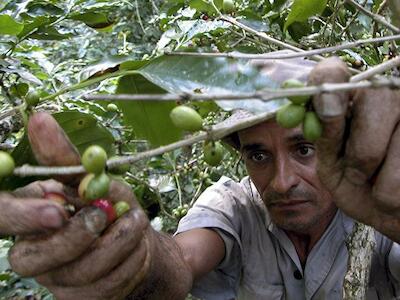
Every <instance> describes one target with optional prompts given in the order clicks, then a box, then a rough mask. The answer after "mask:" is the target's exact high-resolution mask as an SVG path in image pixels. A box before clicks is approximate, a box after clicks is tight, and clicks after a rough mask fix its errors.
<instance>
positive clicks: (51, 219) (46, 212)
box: [41, 206, 65, 229]
mask: <svg viewBox="0 0 400 300" xmlns="http://www.w3.org/2000/svg"><path fill="white" fill-rule="evenodd" d="M64 221H65V219H64V216H63V215H62V214H61V212H60V211H59V210H58V209H57V208H55V207H51V206H47V207H45V208H44V209H43V210H42V211H41V224H42V225H43V226H45V227H46V228H50V229H57V228H60V227H62V226H63V225H64Z"/></svg>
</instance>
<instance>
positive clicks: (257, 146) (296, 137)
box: [240, 133, 308, 152]
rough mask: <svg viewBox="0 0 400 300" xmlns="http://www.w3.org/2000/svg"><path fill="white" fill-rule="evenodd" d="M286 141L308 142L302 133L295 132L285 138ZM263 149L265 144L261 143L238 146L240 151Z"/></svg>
mask: <svg viewBox="0 0 400 300" xmlns="http://www.w3.org/2000/svg"><path fill="white" fill-rule="evenodd" d="M286 142H287V143H301V142H308V141H307V140H306V139H305V137H304V135H303V134H302V133H295V134H293V135H292V136H289V137H287V138H286ZM255 150H265V145H263V144H262V143H253V144H244V145H243V146H241V147H240V152H246V151H255Z"/></svg>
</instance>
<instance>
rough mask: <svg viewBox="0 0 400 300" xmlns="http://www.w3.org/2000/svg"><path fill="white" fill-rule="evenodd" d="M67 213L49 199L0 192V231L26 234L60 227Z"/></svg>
mask: <svg viewBox="0 0 400 300" xmlns="http://www.w3.org/2000/svg"><path fill="white" fill-rule="evenodd" d="M67 218H68V215H67V214H66V212H65V210H64V208H63V207H62V206H61V205H60V204H59V203H56V202H54V201H51V200H44V199H26V200H20V199H16V198H14V197H13V196H12V195H10V194H6V193H1V194H0V233H1V234H4V235H27V234H37V233H41V232H47V231H49V230H55V229H58V228H61V227H62V226H63V225H64V224H65V222H66V221H67Z"/></svg>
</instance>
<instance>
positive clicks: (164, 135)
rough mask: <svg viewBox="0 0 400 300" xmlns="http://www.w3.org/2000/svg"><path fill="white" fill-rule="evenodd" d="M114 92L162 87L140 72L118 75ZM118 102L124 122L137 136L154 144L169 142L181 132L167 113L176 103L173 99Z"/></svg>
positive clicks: (155, 91)
mask: <svg viewBox="0 0 400 300" xmlns="http://www.w3.org/2000/svg"><path fill="white" fill-rule="evenodd" d="M117 93H119V94H121V93H123V94H140V93H148V94H160V93H165V90H163V89H161V88H160V87H158V86H157V85H155V84H153V83H151V82H150V81H148V80H146V79H145V78H144V77H142V76H140V75H130V76H124V77H122V78H120V80H119V82H118V88H117ZM118 106H119V107H120V108H121V109H122V111H123V113H124V119H125V122H126V123H127V124H130V125H131V126H132V127H133V129H134V131H135V133H136V135H137V137H140V138H145V139H148V140H149V141H150V143H151V144H152V145H153V146H157V145H165V144H168V143H171V142H173V141H176V140H178V139H179V138H180V137H181V136H182V132H181V131H180V130H178V129H177V128H176V127H175V126H174V125H173V124H172V121H171V120H170V117H169V113H170V111H171V110H172V109H173V108H174V107H175V106H176V105H175V103H174V102H157V101H129V102H128V101H119V103H118Z"/></svg>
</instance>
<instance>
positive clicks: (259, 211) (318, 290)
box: [0, 59, 400, 299]
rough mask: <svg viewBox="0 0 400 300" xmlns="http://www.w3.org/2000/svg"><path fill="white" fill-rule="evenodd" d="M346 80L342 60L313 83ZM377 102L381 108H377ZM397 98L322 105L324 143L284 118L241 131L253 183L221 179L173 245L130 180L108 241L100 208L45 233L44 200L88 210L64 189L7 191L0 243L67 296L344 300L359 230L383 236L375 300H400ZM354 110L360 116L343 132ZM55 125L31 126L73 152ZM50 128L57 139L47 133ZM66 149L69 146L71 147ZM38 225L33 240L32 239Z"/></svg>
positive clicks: (27, 271)
mask: <svg viewBox="0 0 400 300" xmlns="http://www.w3.org/2000/svg"><path fill="white" fill-rule="evenodd" d="M348 77H349V75H348V73H347V69H346V67H345V66H344V65H343V64H341V63H340V61H338V60H335V59H329V60H325V61H324V62H322V63H321V64H319V65H318V66H317V67H315V68H314V69H313V71H312V73H311V74H310V76H309V80H310V82H311V83H312V84H319V83H321V82H326V81H330V82H344V81H347V80H348ZM378 95H379V98H380V99H381V102H377V101H376V99H374V98H376V97H377V96H378ZM398 99H399V92H398V91H395V92H394V91H391V90H388V89H381V90H376V91H375V90H367V91H357V92H355V93H354V94H351V95H349V94H347V93H336V94H323V95H320V96H318V97H316V98H315V99H314V106H315V108H316V110H317V112H318V114H319V116H320V118H321V119H322V121H323V124H324V134H323V137H322V138H321V139H320V140H319V141H318V143H317V145H313V144H311V143H309V142H307V141H305V140H304V138H303V137H302V134H301V130H300V129H298V128H296V129H291V130H286V129H282V128H280V127H279V126H277V124H276V123H274V122H273V121H269V122H265V123H262V124H259V125H257V126H254V127H251V128H248V129H246V130H243V131H240V132H239V133H238V134H237V135H236V138H235V136H234V137H233V140H232V141H233V142H234V145H236V147H239V148H240V151H241V152H242V154H243V157H244V160H245V163H246V167H247V169H248V172H249V175H250V178H251V181H250V180H249V179H247V178H246V179H244V180H243V181H242V182H241V183H235V182H233V181H231V180H229V179H226V178H223V179H222V180H221V181H220V182H219V183H218V184H217V185H216V186H214V187H212V188H211V189H209V190H208V191H207V192H206V193H205V194H204V195H202V197H201V199H199V201H198V202H197V203H196V205H195V206H194V208H193V209H191V210H190V212H189V214H188V216H187V217H186V218H185V219H183V220H182V222H181V224H180V226H179V228H178V233H177V235H176V236H175V237H174V238H172V237H169V236H166V235H162V234H159V233H157V232H155V231H154V230H153V229H152V228H151V227H150V226H149V225H148V224H149V223H148V220H147V218H146V217H145V215H144V214H143V211H142V210H141V209H140V208H139V207H138V206H137V205H135V203H136V202H135V201H134V199H133V197H132V195H131V193H129V188H127V187H125V186H123V185H121V184H119V183H115V182H114V183H113V185H112V188H111V192H110V195H109V197H110V198H111V199H112V200H114V199H115V200H121V198H122V199H123V200H127V201H130V202H131V203H132V205H133V209H132V210H131V211H130V212H129V213H127V214H126V215H125V216H123V217H122V218H120V219H119V220H117V221H116V222H115V223H114V224H112V225H111V226H109V227H108V228H107V230H106V231H105V232H103V230H104V228H105V226H106V225H105V216H104V214H102V212H101V211H98V210H97V209H94V208H83V209H82V210H80V211H79V212H78V214H76V215H75V216H74V217H72V218H70V219H69V220H68V221H66V220H65V217H64V216H63V214H62V213H61V212H60V207H55V209H56V210H57V211H59V212H60V213H59V214H58V217H57V216H56V214H54V215H52V217H53V218H54V219H53V221H52V222H51V224H52V226H48V225H49V224H48V222H46V221H45V222H44V223H45V224H46V225H47V227H45V226H44V225H41V224H38V222H37V218H39V217H41V215H40V213H41V212H40V210H37V206H35V205H37V203H42V204H43V202H40V201H44V200H42V199H41V198H43V195H44V193H45V192H49V191H50V192H60V193H63V194H65V195H66V197H67V198H68V199H69V200H70V201H72V202H74V203H75V204H79V200H77V199H76V196H75V194H74V192H73V190H71V189H66V188H65V187H63V186H62V185H61V184H58V183H55V182H54V181H53V182H46V183H34V184H32V185H30V186H27V187H25V188H22V189H20V190H18V191H16V192H15V193H14V196H16V197H20V198H22V197H26V196H28V197H29V198H32V197H37V198H39V199H29V200H28V201H27V200H22V199H11V197H12V196H11V195H9V194H4V195H2V197H0V232H6V233H16V234H20V235H21V236H22V237H21V239H20V241H18V242H17V243H16V245H15V246H14V247H13V249H12V251H11V253H10V262H11V264H12V266H13V268H14V269H15V270H16V271H17V272H19V273H21V274H22V275H26V276H34V277H35V278H36V279H37V280H38V281H39V282H40V283H42V284H43V285H45V286H46V287H48V288H49V289H50V291H52V292H53V293H54V294H55V296H56V297H57V299H124V298H128V299H184V298H185V296H186V295H187V294H188V293H189V292H190V291H191V290H192V288H193V293H194V294H195V295H199V296H201V297H204V298H205V299H232V298H235V297H240V298H241V299H282V298H283V299H340V298H341V294H340V293H341V285H342V280H343V276H344V272H345V269H346V259H347V251H346V247H345V244H344V241H345V237H346V236H347V235H348V233H349V232H351V229H352V225H353V222H354V221H353V219H355V220H358V221H361V222H365V223H367V224H369V225H371V226H373V227H374V228H376V229H377V231H379V232H380V233H378V232H377V233H376V237H377V247H376V248H375V253H374V259H373V266H372V272H371V281H370V282H371V288H370V289H369V291H368V293H369V294H368V297H369V299H390V298H391V297H394V296H395V295H396V292H397V281H398V280H399V279H400V278H399V275H400V269H399V253H398V251H399V250H398V245H397V244H395V243H393V242H392V241H394V242H399V241H400V235H399V233H400V222H399V214H400V209H399V204H398V199H399V195H398V194H399V193H400V191H399V189H398V188H397V182H398V179H399V177H400V174H399V171H398V170H399V169H400V168H399V164H400V159H399V158H398V154H397V153H398V151H399V149H400V136H399V132H398V130H397V123H398V121H399V116H400V105H399V104H398ZM382 103H384V105H383V104H382ZM349 104H351V106H350V105H349ZM347 113H349V115H351V116H352V118H351V128H350V130H349V132H347V131H346V134H345V128H346V124H348V120H347ZM383 116H385V118H382V117H383ZM52 122H53V121H52V120H51V119H49V117H48V116H47V115H43V114H41V115H38V116H37V117H36V118H33V119H32V120H31V122H30V134H31V137H32V136H33V139H34V140H35V139H36V140H37V141H40V140H41V139H42V138H43V137H45V136H47V137H48V136H57V137H58V138H60V141H62V140H63V139H62V137H61V135H62V134H61V133H60V132H61V131H60V129H59V128H57V126H56V124H54V123H52ZM49 124H53V125H51V126H49ZM44 128H52V129H49V130H50V131H49V132H45V133H43V132H44V131H45V130H43V129H44ZM39 129H42V130H39ZM40 132H42V134H43V136H42V135H41V133H40ZM31 143H32V140H31ZM32 144H35V141H33V143H32ZM59 144H60V145H61V144H63V142H59ZM67 144H68V143H66V144H65V145H66V146H65V147H64V148H66V149H71V147H70V146H68V145H67ZM39 148H40V147H39ZM39 148H35V147H34V151H35V152H36V155H37V157H39V158H40V157H41V156H42V155H43V153H42V152H44V151H42V149H44V148H45V147H41V148H40V149H39ZM38 152H39V153H38ZM54 156H55V157H53V160H52V161H51V164H59V160H62V158H61V157H59V156H57V155H56V154H55V155H54ZM64 156H65V155H64ZM42 161H43V162H44V163H49V161H50V160H47V159H43V160H42ZM60 164H61V163H60ZM317 171H318V173H317ZM372 178H374V179H373V180H372ZM61 180H64V178H61ZM25 203H27V205H25ZM46 205H53V206H54V204H50V203H48V202H46ZM9 206H12V207H13V210H10V209H8V207H9ZM53 208H54V207H53ZM337 208H339V210H338V209H337ZM5 212H7V214H9V217H6V213H5ZM28 212H29V213H31V214H32V215H34V217H32V218H28V221H27V222H24V221H23V220H19V221H18V222H15V221H12V218H11V217H10V216H18V217H21V216H24V215H28ZM35 222H36V223H35ZM30 223H33V224H35V225H36V226H35V227H34V229H35V230H29V229H30ZM48 227H52V228H53V231H50V232H49V228H48ZM44 229H46V232H45V233H43V231H44ZM38 232H39V233H41V234H39V235H38ZM31 233H35V234H36V235H35V236H32V235H30V234H31ZM382 234H383V235H386V236H387V237H389V238H390V239H391V240H392V241H391V240H389V239H388V238H387V237H384V236H383V235H382Z"/></svg>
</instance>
